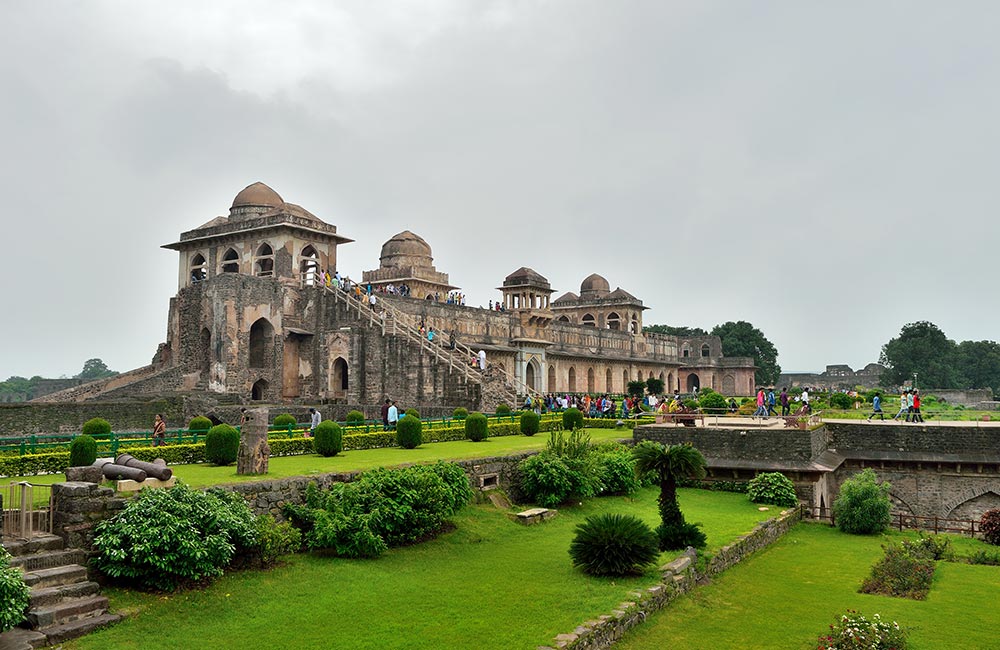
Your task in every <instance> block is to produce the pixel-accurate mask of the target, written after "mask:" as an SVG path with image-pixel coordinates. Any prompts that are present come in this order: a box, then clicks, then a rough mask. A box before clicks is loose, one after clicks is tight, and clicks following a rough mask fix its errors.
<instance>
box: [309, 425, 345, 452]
mask: <svg viewBox="0 0 1000 650" xmlns="http://www.w3.org/2000/svg"><path fill="white" fill-rule="evenodd" d="M312 444H313V450H315V452H316V453H317V454H319V455H320V456H326V457H330V456H336V455H337V454H339V453H340V452H341V451H343V449H344V435H343V432H342V431H341V430H340V425H339V424H337V423H336V422H334V421H332V420H323V421H322V422H320V423H319V424H317V425H316V430H315V431H313V439H312Z"/></svg>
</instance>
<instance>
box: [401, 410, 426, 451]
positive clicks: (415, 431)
mask: <svg viewBox="0 0 1000 650" xmlns="http://www.w3.org/2000/svg"><path fill="white" fill-rule="evenodd" d="M422 430H423V423H422V422H421V421H420V420H419V419H417V418H415V417H413V416H412V415H410V414H409V413H407V414H406V415H404V416H403V419H402V420H400V421H399V422H398V423H397V424H396V444H397V445H399V446H400V447H402V448H403V449H416V448H417V447H419V446H420V443H422V442H423V438H422V437H421V431H422Z"/></svg>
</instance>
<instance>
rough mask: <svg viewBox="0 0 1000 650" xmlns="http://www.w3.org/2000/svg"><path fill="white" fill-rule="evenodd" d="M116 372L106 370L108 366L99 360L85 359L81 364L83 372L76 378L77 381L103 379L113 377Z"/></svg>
mask: <svg viewBox="0 0 1000 650" xmlns="http://www.w3.org/2000/svg"><path fill="white" fill-rule="evenodd" d="M117 374H118V372H116V371H114V370H111V369H110V368H108V365H107V364H106V363H104V362H103V361H101V360H100V359H87V360H86V361H84V362H83V370H81V371H80V374H78V375H77V376H76V378H77V379H104V378H105V377H114V376H115V375H117Z"/></svg>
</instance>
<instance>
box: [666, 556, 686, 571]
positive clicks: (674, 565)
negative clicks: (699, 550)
mask: <svg viewBox="0 0 1000 650" xmlns="http://www.w3.org/2000/svg"><path fill="white" fill-rule="evenodd" d="M689 566H691V558H690V557H688V556H687V555H685V556H682V557H679V558H677V559H676V560H674V561H672V562H668V563H667V564H664V565H663V566H662V567H660V571H662V572H663V573H673V574H677V573H681V572H683V571H686V570H687V568H688V567H689Z"/></svg>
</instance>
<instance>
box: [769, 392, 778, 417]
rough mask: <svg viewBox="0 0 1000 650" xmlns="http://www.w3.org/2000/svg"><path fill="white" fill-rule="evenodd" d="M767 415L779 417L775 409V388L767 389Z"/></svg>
mask: <svg viewBox="0 0 1000 650" xmlns="http://www.w3.org/2000/svg"><path fill="white" fill-rule="evenodd" d="M767 414H768V416H771V415H777V414H778V411H776V410H775V408H774V388H773V387H772V388H768V389H767Z"/></svg>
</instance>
